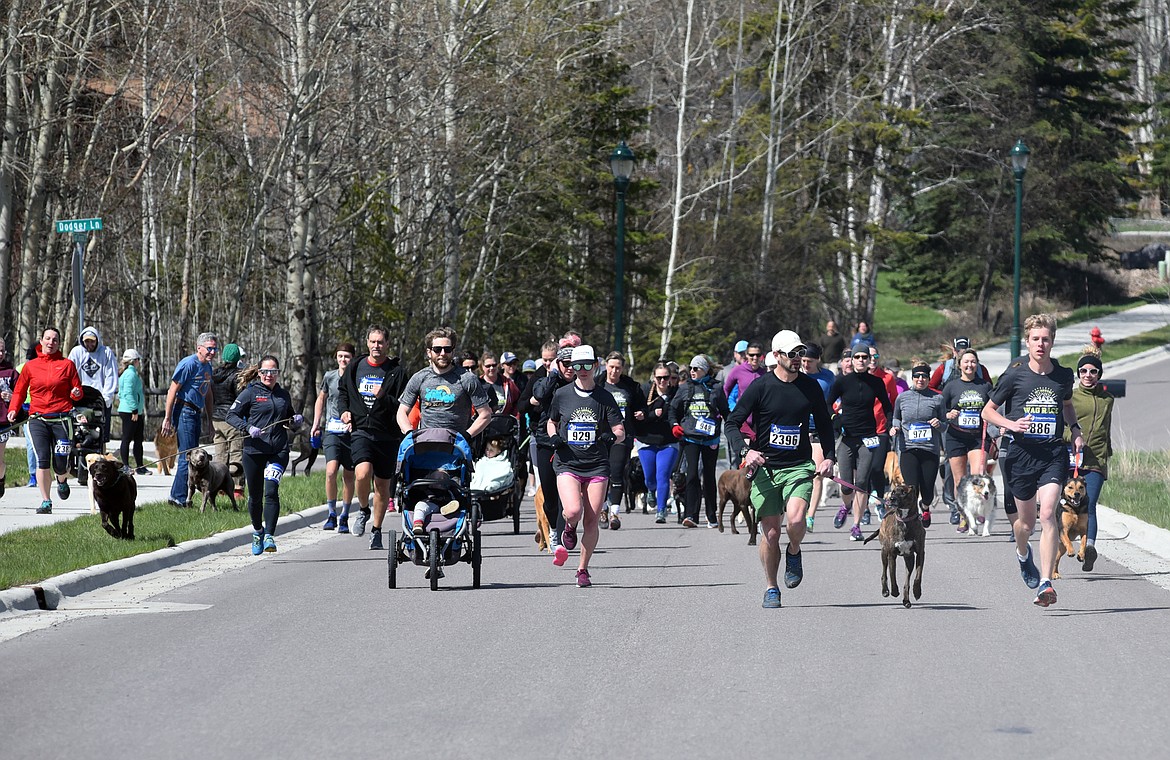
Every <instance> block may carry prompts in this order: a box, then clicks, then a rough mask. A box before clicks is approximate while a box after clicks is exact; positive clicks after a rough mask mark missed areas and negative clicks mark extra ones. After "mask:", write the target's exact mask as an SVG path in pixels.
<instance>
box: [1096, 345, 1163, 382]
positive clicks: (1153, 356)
mask: <svg viewBox="0 0 1170 760" xmlns="http://www.w3.org/2000/svg"><path fill="white" fill-rule="evenodd" d="M1167 358H1170V345H1167V346H1157V347H1155V348H1151V349H1148V350H1146V351H1142V352H1141V353H1140V354H1134V355H1132V356H1127V357H1125V358H1124V359H1118V360H1117V361H1112V362H1107V363H1106V364H1105V368H1106V369H1108V370H1109V374H1110V375H1111V376H1112V375H1115V374H1117V373H1118V372H1125V371H1127V370H1132V369H1141V368H1142V367H1145V366H1147V365H1149V364H1154V363H1156V362H1160V361H1162V360H1164V359H1167Z"/></svg>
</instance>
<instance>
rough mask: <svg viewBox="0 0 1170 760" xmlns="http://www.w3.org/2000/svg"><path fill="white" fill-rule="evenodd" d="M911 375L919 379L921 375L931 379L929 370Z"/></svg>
mask: <svg viewBox="0 0 1170 760" xmlns="http://www.w3.org/2000/svg"><path fill="white" fill-rule="evenodd" d="M911 377H913V378H914V379H915V380H917V379H918V378H920V377H921V378H923V379H925V380H929V379H930V373H929V372H915V373H914V374H913V375H911Z"/></svg>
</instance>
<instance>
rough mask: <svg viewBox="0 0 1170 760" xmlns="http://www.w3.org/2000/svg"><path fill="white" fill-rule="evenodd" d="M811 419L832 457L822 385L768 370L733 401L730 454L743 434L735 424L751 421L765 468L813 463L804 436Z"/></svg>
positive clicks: (830, 424)
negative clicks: (779, 374) (786, 379)
mask: <svg viewBox="0 0 1170 760" xmlns="http://www.w3.org/2000/svg"><path fill="white" fill-rule="evenodd" d="M871 409H872V406H871ZM810 415H811V416H812V418H813V419H814V420H816V426H817V435H818V436H819V437H820V446H821V450H822V452H823V453H824V455H825V458H826V459H835V458H836V456H835V455H834V453H833V450H834V442H833V422H832V420H831V419H830V417H829V407H828V405H827V404H826V403H825V393H824V391H823V390H821V384H820V383H818V382H817V381H816V380H814V379H812V378H811V377H809V376H808V375H805V374H803V373H798V374H797V375H796V378H795V379H794V380H793V381H792V382H785V381H783V380H781V379H780V378H778V377H776V373H775V372H769V373H767V374H765V375H763V376H762V377H760V378H758V379H757V380H755V381H754V382H752V384H751V385H749V386H748V388H747V390H745V391H744V392H743V394H742V395H741V396H740V397H739V400H738V401H737V402H736V403H735V409H732V410H731V414H730V415H729V416H728V418H727V440H728V443H729V445H730V446H731V447H732V449H733V450H742V449H743V434H742V433H741V432H740V429H739V426H740V425H742V424H743V423H744V422H745V421H746V420H747V418H748V417H751V419H752V430H753V432H754V433H755V442H754V443H753V444H752V448H753V449H755V450H756V451H759V452H760V453H761V454H763V455H764V459H765V460H766V463H767V466H769V467H789V466H792V465H796V464H803V463H807V462H810V461H812V444H811V443H810V442H809V436H808V433H809V430H808V422H809V417H810ZM870 419H871V420H872V419H873V415H872V413H871V414H870Z"/></svg>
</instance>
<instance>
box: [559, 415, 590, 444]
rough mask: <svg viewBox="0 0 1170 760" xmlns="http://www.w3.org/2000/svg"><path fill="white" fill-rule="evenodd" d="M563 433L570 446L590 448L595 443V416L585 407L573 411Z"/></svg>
mask: <svg viewBox="0 0 1170 760" xmlns="http://www.w3.org/2000/svg"><path fill="white" fill-rule="evenodd" d="M565 433H566V436H565V440H566V441H568V443H569V445H570V446H592V445H593V443H594V442H596V441H597V415H596V414H595V413H594V412H593V410H592V409H589V408H587V407H581V408H578V409H574V410H573V413H572V414H570V415H569V422H568V424H567V425H566V426H565Z"/></svg>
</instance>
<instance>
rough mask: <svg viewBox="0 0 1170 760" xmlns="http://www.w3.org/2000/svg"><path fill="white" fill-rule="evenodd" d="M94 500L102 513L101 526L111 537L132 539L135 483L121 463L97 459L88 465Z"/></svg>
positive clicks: (136, 490) (135, 498)
mask: <svg viewBox="0 0 1170 760" xmlns="http://www.w3.org/2000/svg"><path fill="white" fill-rule="evenodd" d="M89 476H90V478H91V479H92V485H91V486H90V487H91V489H92V490H93V500H94V501H95V502H96V503H97V507H98V512H100V513H101V516H102V527H103V528H104V529H105V531H106V533H109V534H110V535H111V536H113V537H114V538H125V539H127V540H132V539H133V538H134V508H135V501H136V500H137V498H138V484H137V483H135V482H134V476H133V475H131V474H130V473H128V472H125V471H123V469H122V464H121V463H120V462H117V461H112V460H109V459H98V460H97V461H95V462H93V463H92V464H90V466H89Z"/></svg>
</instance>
